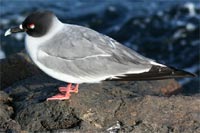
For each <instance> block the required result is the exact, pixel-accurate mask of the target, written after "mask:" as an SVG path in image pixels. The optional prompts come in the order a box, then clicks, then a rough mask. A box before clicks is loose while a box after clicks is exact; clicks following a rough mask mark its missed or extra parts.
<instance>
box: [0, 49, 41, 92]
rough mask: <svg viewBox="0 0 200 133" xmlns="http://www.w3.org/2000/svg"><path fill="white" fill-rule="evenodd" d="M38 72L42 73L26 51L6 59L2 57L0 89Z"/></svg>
mask: <svg viewBox="0 0 200 133" xmlns="http://www.w3.org/2000/svg"><path fill="white" fill-rule="evenodd" d="M38 73H40V70H39V69H38V68H37V67H35V66H34V65H33V64H32V63H31V61H30V59H29V58H28V56H27V55H26V54H25V53H24V52H21V53H18V54H14V55H12V56H10V57H8V58H6V59H1V60H0V79H1V81H0V89H3V88H5V87H8V86H10V85H11V84H13V83H15V82H17V81H19V80H22V79H25V78H26V77H28V76H32V75H35V74H38Z"/></svg>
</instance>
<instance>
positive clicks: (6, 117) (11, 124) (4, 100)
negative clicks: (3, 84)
mask: <svg viewBox="0 0 200 133" xmlns="http://www.w3.org/2000/svg"><path fill="white" fill-rule="evenodd" d="M11 101H12V98H10V97H9V96H8V94H6V93H5V92H3V91H0V132H5V131H6V130H7V131H18V132H19V131H20V130H21V127H20V125H19V124H18V122H16V121H15V120H13V119H12V115H13V113H14V110H13V107H12V106H11V105H10V104H11Z"/></svg>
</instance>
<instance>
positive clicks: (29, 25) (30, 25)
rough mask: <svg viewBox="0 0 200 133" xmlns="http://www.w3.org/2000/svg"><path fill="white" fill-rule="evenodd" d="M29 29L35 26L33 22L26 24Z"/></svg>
mask: <svg viewBox="0 0 200 133" xmlns="http://www.w3.org/2000/svg"><path fill="white" fill-rule="evenodd" d="M27 27H28V28H29V29H34V28H35V24H28V26H27Z"/></svg>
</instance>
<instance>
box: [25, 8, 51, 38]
mask: <svg viewBox="0 0 200 133" xmlns="http://www.w3.org/2000/svg"><path fill="white" fill-rule="evenodd" d="M53 17H54V14H53V13H52V12H49V11H37V12H34V13H31V14H30V15H29V16H28V17H27V18H26V19H25V20H24V22H23V23H22V27H23V29H24V30H25V31H26V32H27V34H29V35H30V36H33V37H40V36H43V35H45V34H46V33H47V32H48V31H49V29H50V27H51V24H52V21H53Z"/></svg>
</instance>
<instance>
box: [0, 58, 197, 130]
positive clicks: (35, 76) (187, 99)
mask: <svg viewBox="0 0 200 133" xmlns="http://www.w3.org/2000/svg"><path fill="white" fill-rule="evenodd" d="M19 57H20V59H19V61H17V60H16V59H18V58H19ZM20 60H21V61H20ZM0 65H1V66H3V67H1V73H0V76H1V77H2V79H1V90H4V92H3V91H1V92H0V132H1V131H2V132H4V131H7V132H9V131H11V132H20V131H23V132H34V131H38V132H46V131H53V132H110V133H114V132H137V133H138V132H142V133H143V132H147V133H149V132H153V133H154V132H162V133H165V132H166V133H168V132H180V133H182V132H185V133H190V132H191V133H198V132H200V95H196V96H181V95H174V94H177V93H179V92H180V88H181V87H180V85H179V84H178V83H177V82H176V81H175V80H160V81H137V82H103V83H100V84H82V85H81V86H80V90H79V93H78V94H72V97H71V99H70V100H67V101H46V98H47V97H50V96H52V95H55V94H56V93H58V91H57V87H59V86H64V85H66V84H65V83H63V82H59V81H57V80H54V79H52V78H50V77H48V76H46V75H45V74H42V73H41V72H40V71H39V70H38V69H37V68H36V67H35V66H33V65H32V64H31V62H30V61H29V59H27V57H26V56H25V55H24V54H18V55H17V56H12V57H10V58H8V59H7V60H4V61H1V62H0ZM2 68H3V69H2ZM2 70H3V71H2ZM7 76H8V77H7ZM8 86H9V87H8ZM5 92H6V93H7V94H6V93H5ZM172 95H173V96H172Z"/></svg>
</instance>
